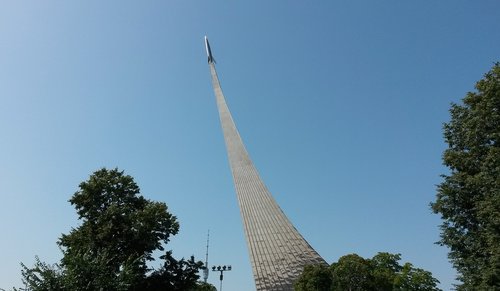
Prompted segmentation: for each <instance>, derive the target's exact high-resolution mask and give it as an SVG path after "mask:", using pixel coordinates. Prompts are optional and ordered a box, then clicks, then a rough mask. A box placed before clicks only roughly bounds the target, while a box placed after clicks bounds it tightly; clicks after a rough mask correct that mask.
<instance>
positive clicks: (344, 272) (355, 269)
mask: <svg viewBox="0 0 500 291" xmlns="http://www.w3.org/2000/svg"><path fill="white" fill-rule="evenodd" d="M331 269H332V281H333V289H332V290H338V291H344V290H348V291H354V290H360V291H361V290H368V289H369V288H370V286H371V284H372V276H371V273H370V262H369V261H368V260H365V259H363V258H362V257H360V256H358V255H356V254H349V255H345V256H343V257H340V259H339V261H338V262H337V263H334V264H332V266H331Z"/></svg>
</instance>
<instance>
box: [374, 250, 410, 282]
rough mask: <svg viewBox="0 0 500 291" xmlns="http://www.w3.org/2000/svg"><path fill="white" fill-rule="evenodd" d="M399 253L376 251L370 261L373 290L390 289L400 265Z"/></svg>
mask: <svg viewBox="0 0 500 291" xmlns="http://www.w3.org/2000/svg"><path fill="white" fill-rule="evenodd" d="M399 260H401V255H400V254H390V253H378V254H376V255H375V256H374V257H373V258H372V259H371V261H370V264H371V272H372V279H373V284H372V286H373V289H374V290H377V291H378V290H380V291H384V290H392V289H393V286H394V280H395V279H396V276H397V274H398V273H399V272H400V271H401V269H402V267H401V265H399Z"/></svg>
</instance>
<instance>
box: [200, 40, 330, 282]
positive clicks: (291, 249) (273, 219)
mask: <svg viewBox="0 0 500 291" xmlns="http://www.w3.org/2000/svg"><path fill="white" fill-rule="evenodd" d="M205 47H206V50H207V57H208V65H209V67H210V73H211V76H212V85H213V88H214V92H215V97H216V100H217V108H218V110H219V117H220V122H221V125H222V131H223V133H224V140H225V143H226V150H227V155H228V158H229V164H230V167H231V172H232V175H233V181H234V186H235V188H236V194H237V197H238V203H239V206H240V213H241V217H242V220H243V229H244V232H245V237H246V242H247V246H248V252H249V255H250V261H251V263H252V271H253V275H254V280H255V286H256V288H257V290H258V291H260V290H293V283H294V282H295V280H296V279H297V278H298V276H299V275H300V274H301V273H302V271H303V269H304V266H306V265H311V264H326V262H325V261H324V260H323V259H322V258H321V257H320V256H319V254H318V253H317V252H316V251H315V250H314V249H313V248H312V247H311V246H310V245H309V244H308V243H307V241H306V240H305V239H304V238H303V237H302V236H301V235H300V233H299V232H298V231H297V230H296V229H295V227H294V226H293V225H292V223H291V222H290V221H289V220H288V218H287V217H286V216H285V214H284V213H283V211H282V210H281V208H280V207H279V206H278V204H277V203H276V201H275V200H274V198H273V197H272V196H271V193H270V192H269V191H268V189H267V187H266V186H265V185H264V183H263V182H262V180H261V178H260V176H259V173H258V172H257V169H256V168H255V166H254V165H253V163H252V160H251V159H250V156H249V155H248V152H247V150H246V149H245V146H244V144H243V141H242V139H241V137H240V134H239V132H238V130H237V128H236V125H235V123H234V121H233V117H232V116H231V112H230V111H229V108H228V107H227V104H226V100H225V98H224V94H223V93H222V89H221V86H220V83H219V78H218V76H217V71H216V70H215V63H214V59H213V56H212V51H211V49H210V45H209V43H208V39H207V38H206V37H205Z"/></svg>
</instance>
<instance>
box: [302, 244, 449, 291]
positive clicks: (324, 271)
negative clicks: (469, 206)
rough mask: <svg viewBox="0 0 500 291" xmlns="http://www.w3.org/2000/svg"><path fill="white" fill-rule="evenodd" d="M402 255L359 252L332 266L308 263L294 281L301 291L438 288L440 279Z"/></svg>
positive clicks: (435, 290) (434, 290)
mask: <svg viewBox="0 0 500 291" xmlns="http://www.w3.org/2000/svg"><path fill="white" fill-rule="evenodd" d="M400 259H401V256H400V255H399V254H390V253H378V254H377V255H375V256H374V257H373V258H371V259H364V258H362V257H360V256H358V255H356V254H349V255H346V256H343V257H341V258H340V259H339V260H338V261H337V262H336V263H333V264H331V265H330V267H327V266H324V265H311V266H306V267H305V268H304V271H303V272H302V274H301V275H300V277H299V278H298V279H297V281H296V282H295V284H294V287H295V290H297V291H327V290H333V291H346V290H348V291H355V290H362V291H409V290H421V291H437V290H440V289H439V288H437V284H438V283H439V281H438V280H437V279H435V278H434V277H432V274H431V273H430V272H428V271H425V270H422V269H419V268H415V267H413V265H412V264H410V263H405V264H404V265H403V266H401V265H400V264H399V261H400Z"/></svg>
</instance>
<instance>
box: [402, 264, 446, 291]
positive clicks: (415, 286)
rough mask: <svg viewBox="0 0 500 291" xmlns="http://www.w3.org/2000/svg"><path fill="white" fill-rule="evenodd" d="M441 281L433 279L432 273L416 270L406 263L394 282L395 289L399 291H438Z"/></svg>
mask: <svg viewBox="0 0 500 291" xmlns="http://www.w3.org/2000/svg"><path fill="white" fill-rule="evenodd" d="M437 283H439V281H438V280H437V279H435V278H434V277H432V274H431V272H429V271H425V270H422V269H419V268H414V267H413V265H412V264H410V263H406V264H404V266H403V267H402V269H401V272H399V273H398V274H397V275H396V277H395V280H394V289H393V290H397V291H438V290H440V289H439V288H437V287H436V286H437Z"/></svg>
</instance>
